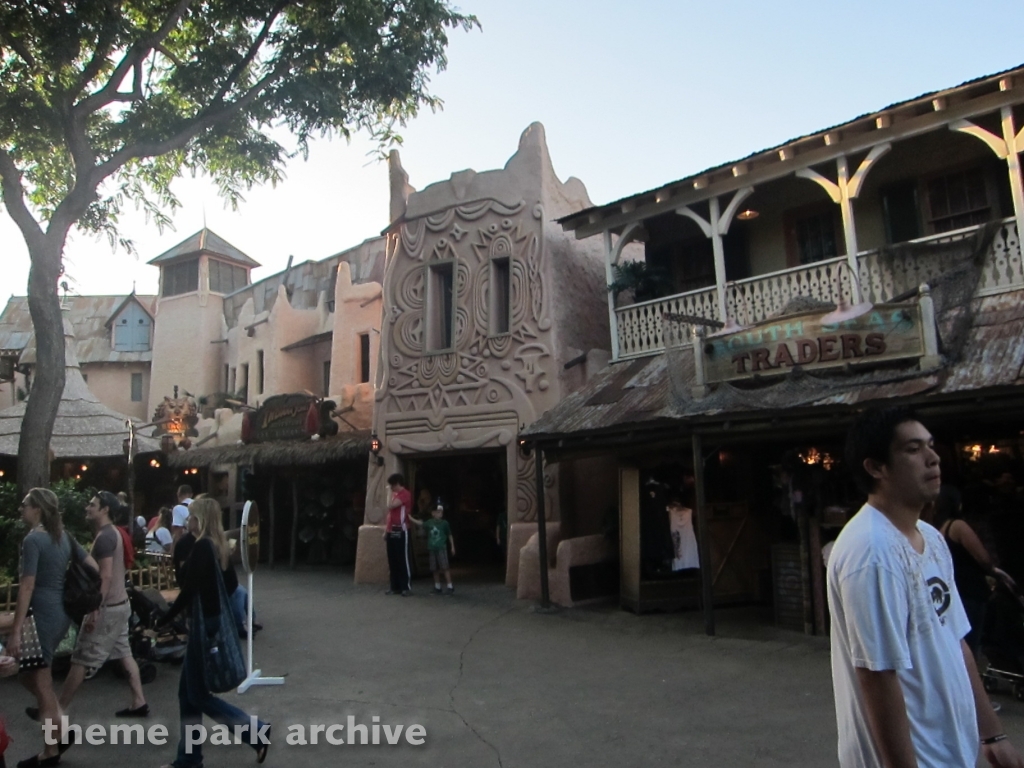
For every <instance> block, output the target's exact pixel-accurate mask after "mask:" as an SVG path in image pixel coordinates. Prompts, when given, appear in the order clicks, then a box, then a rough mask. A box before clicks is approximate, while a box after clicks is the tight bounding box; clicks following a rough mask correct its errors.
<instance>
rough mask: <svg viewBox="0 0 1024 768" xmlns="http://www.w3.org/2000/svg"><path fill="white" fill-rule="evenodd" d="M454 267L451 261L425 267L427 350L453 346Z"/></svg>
mask: <svg viewBox="0 0 1024 768" xmlns="http://www.w3.org/2000/svg"><path fill="white" fill-rule="evenodd" d="M454 267H455V265H454V264H453V263H452V262H448V263H446V264H437V265H434V266H431V267H429V268H428V269H427V329H426V330H427V351H439V350H445V349H451V348H452V346H453V344H452V339H453V333H452V330H453V328H452V326H453V325H454V321H455V317H454V309H455V307H454V295H453V285H454V276H455V269H454Z"/></svg>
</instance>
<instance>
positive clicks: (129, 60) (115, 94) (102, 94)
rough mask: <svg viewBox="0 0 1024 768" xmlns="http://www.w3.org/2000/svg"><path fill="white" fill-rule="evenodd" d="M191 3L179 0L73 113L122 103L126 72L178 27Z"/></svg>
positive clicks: (89, 111)
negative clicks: (165, 16)
mask: <svg viewBox="0 0 1024 768" xmlns="http://www.w3.org/2000/svg"><path fill="white" fill-rule="evenodd" d="M193 1H194V0H179V2H178V5H177V6H175V8H174V10H173V11H171V14H170V15H169V16H168V17H167V18H166V19H164V23H163V24H161V25H160V28H159V29H158V30H157V31H156V32H155V33H154V34H153V35H152V36H151V37H150V38H148V39H147V40H143V41H139V43H137V44H134V45H132V46H131V47H130V48H128V50H127V51H126V52H125V54H124V56H123V57H122V58H121V61H119V62H118V64H117V66H116V67H114V71H113V72H112V73H111V75H110V78H109V79H108V80H107V84H106V85H104V86H103V87H102V88H100V89H99V90H98V91H96V93H93V94H90V95H89V96H86V97H85V98H84V99H82V100H81V101H80V102H78V104H76V105H75V111H76V112H83V113H85V114H91V113H93V112H96V111H97V110H100V109H103V107H105V106H107V105H108V104H111V103H113V102H115V101H124V99H123V98H120V97H121V96H123V95H124V94H122V93H120V88H121V83H122V82H123V81H124V79H125V77H127V76H128V71H129V70H131V69H134V68H135V67H136V66H137V65H138V64H139V63H141V62H142V61H143V60H144V59H145V58H146V56H148V55H149V52H150V51H152V50H153V48H154V47H156V46H157V45H160V43H162V42H163V41H164V40H165V39H166V38H167V36H168V35H169V34H171V32H173V31H174V28H175V27H176V26H177V25H178V22H179V21H180V20H181V17H182V16H183V15H184V14H185V11H187V10H188V8H189V6H190V5H192V3H193Z"/></svg>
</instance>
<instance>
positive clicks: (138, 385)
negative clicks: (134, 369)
mask: <svg viewBox="0 0 1024 768" xmlns="http://www.w3.org/2000/svg"><path fill="white" fill-rule="evenodd" d="M132 402H133V403H141V402H142V374H141V373H133V374H132Z"/></svg>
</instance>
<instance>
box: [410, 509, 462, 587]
mask: <svg viewBox="0 0 1024 768" xmlns="http://www.w3.org/2000/svg"><path fill="white" fill-rule="evenodd" d="M443 515H444V510H443V509H441V507H435V508H434V509H432V510H430V519H429V520H422V521H421V520H417V519H416V518H415V517H410V518H409V519H410V520H412V521H413V522H414V523H415V524H416V525H420V526H422V527H423V530H425V531H426V532H427V554H428V555H429V556H430V570H431V571H433V572H434V594H435V595H440V594H441V572H442V571H444V577H445V579H446V581H447V584H448V589H447V592H448V594H449V595H454V594H455V587H453V586H452V572H451V569H450V567H449V565H448V545H449V544H451V545H452V557H455V539H454V538H452V529H451V526H449V525H448V521H447V520H444V519H443V517H442V516H443Z"/></svg>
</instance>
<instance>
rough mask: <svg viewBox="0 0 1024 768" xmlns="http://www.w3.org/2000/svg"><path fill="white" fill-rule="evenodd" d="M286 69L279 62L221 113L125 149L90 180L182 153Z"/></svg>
mask: <svg viewBox="0 0 1024 768" xmlns="http://www.w3.org/2000/svg"><path fill="white" fill-rule="evenodd" d="M287 69H288V63H287V62H284V61H282V62H278V65H277V66H276V67H274V69H273V71H271V72H270V73H268V74H267V75H266V76H265V77H264V78H263V79H262V80H260V81H259V82H258V83H256V84H255V85H254V86H253V87H252V88H250V89H249V90H248V91H246V92H245V93H244V94H243V95H242V96H240V97H239V98H238V99H237V100H236V101H232V102H230V103H228V104H225V105H223V106H222V107H220V108H219V109H210V108H207V109H204V110H202V111H201V112H199V114H197V115H196V116H195V117H194V118H193V119H192V121H191V122H190V123H188V124H187V125H186V127H185V128H183V129H182V130H181V131H179V132H178V133H177V134H176V135H174V136H172V137H170V138H168V139H165V140H163V141H155V142H149V143H141V144H135V145H134V146H129V147H124V148H122V149H121V150H119V151H117V152H115V153H114V154H113V155H111V157H110V158H109V159H108V160H107V161H106V162H104V163H101V164H100V165H98V166H96V167H95V168H94V169H93V171H92V174H91V176H92V178H93V179H94V180H95V185H99V183H100V182H102V181H103V179H105V178H107V177H108V176H110V175H111V174H113V173H116V172H117V171H118V170H119V169H120V168H121V167H122V166H124V165H125V163H128V162H130V161H132V160H137V159H139V158H143V157H158V156H160V155H165V154H167V153H168V152H174V151H175V150H178V149H181V148H182V147H184V146H185V145H186V144H188V142H190V141H191V140H192V139H194V138H195V137H196V136H198V135H199V134H200V133H201V132H202V131H204V130H206V129H207V128H211V127H213V126H215V125H218V124H219V123H222V122H224V121H226V120H228V119H230V118H231V117H232V116H234V115H235V114H237V113H238V112H240V111H241V110H243V109H245V108H246V107H248V106H249V105H250V104H252V102H254V101H255V100H256V99H257V98H258V97H259V95H260V94H261V93H262V92H263V91H264V90H266V88H267V86H269V85H270V84H271V83H273V82H274V81H275V80H277V79H279V78H280V77H281V75H283V74H284V72H285V71H286V70H287Z"/></svg>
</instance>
